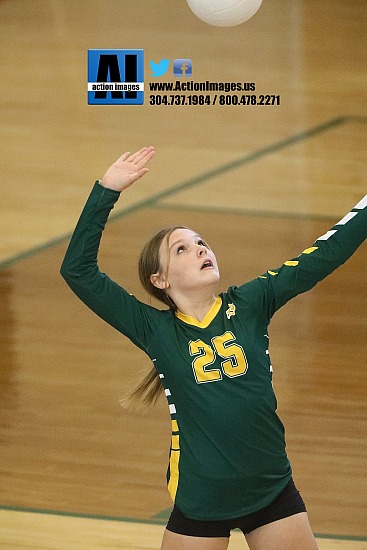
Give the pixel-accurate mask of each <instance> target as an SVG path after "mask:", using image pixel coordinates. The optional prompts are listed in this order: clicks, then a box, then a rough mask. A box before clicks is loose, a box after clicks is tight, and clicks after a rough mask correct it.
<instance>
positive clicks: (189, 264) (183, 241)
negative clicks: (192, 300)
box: [152, 229, 219, 291]
mask: <svg viewBox="0 0 367 550" xmlns="http://www.w3.org/2000/svg"><path fill="white" fill-rule="evenodd" d="M159 257H160V266H161V270H160V273H159V276H158V277H157V278H155V279H152V282H153V284H155V285H156V286H159V288H167V289H171V290H179V291H180V290H194V289H195V290H196V289H199V288H201V287H204V286H208V285H215V284H216V283H217V282H218V281H219V269H218V264H217V260H216V257H215V255H214V253H213V251H212V250H211V249H210V248H209V246H208V245H207V244H206V243H205V241H204V240H203V239H202V238H201V237H200V235H198V234H197V233H195V232H194V231H192V230H191V229H175V230H174V231H173V232H172V233H171V235H170V237H169V241H168V246H167V238H165V239H163V242H162V244H161V246H160V250H159ZM152 277H156V276H155V275H152Z"/></svg>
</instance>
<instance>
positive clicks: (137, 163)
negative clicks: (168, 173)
mask: <svg viewBox="0 0 367 550" xmlns="http://www.w3.org/2000/svg"><path fill="white" fill-rule="evenodd" d="M154 155H155V149H154V147H143V148H142V149H140V150H139V151H137V152H136V153H134V154H132V155H131V154H130V153H124V154H123V155H121V157H120V158H118V159H117V160H116V162H114V163H113V164H112V165H111V166H110V167H109V168H108V170H107V171H106V173H105V175H104V176H103V178H102V181H101V184H102V185H103V186H104V187H107V188H108V189H114V190H115V191H123V190H124V189H126V188H127V187H130V185H132V184H133V183H135V182H136V181H137V180H138V179H139V178H141V177H142V176H144V174H146V173H147V172H149V168H146V164H147V163H148V162H149V161H150V159H151V158H152V157H153V156H154Z"/></svg>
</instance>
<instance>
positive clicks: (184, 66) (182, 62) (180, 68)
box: [173, 59, 192, 76]
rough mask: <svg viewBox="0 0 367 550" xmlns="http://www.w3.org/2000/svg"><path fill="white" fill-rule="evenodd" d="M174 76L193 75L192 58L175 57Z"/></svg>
mask: <svg viewBox="0 0 367 550" xmlns="http://www.w3.org/2000/svg"><path fill="white" fill-rule="evenodd" d="M173 75H174V76H192V61H191V59H175V60H174V62H173Z"/></svg>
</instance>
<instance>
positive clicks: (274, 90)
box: [0, 0, 367, 550]
mask: <svg viewBox="0 0 367 550" xmlns="http://www.w3.org/2000/svg"><path fill="white" fill-rule="evenodd" d="M366 24H367V4H366V3H365V0H324V1H323V2H321V1H320V0H303V1H302V0H279V1H278V2H271V1H269V0H264V1H263V5H262V6H261V8H260V10H259V12H258V14H257V15H256V16H255V17H254V18H253V19H252V20H250V21H249V22H247V23H246V24H244V25H241V26H240V27H237V28H232V29H216V28H211V27H209V26H207V25H204V24H202V23H201V22H200V21H198V20H197V19H196V18H195V17H194V16H193V15H192V14H191V12H190V11H189V9H188V8H187V6H186V2H185V1H184V0H180V1H179V0H175V2H170V1H168V0H157V1H156V2H152V1H151V0H126V1H125V2H121V1H120V0H119V1H118V0H108V2H99V1H98V0H88V2H87V1H86V0H80V1H78V2H72V1H71V0H51V1H46V0H33V1H32V2H26V1H25V0H2V1H0V41H1V50H0V51H1V68H2V75H3V78H2V80H1V84H0V86H1V98H2V99H1V103H0V109H1V125H0V136H1V151H2V154H1V160H0V163H1V191H2V194H1V201H0V214H1V215H0V230H1V234H2V239H1V241H0V292H1V300H0V327H1V330H0V352H1V353H0V357H1V369H0V405H1V406H0V440H1V447H0V495H1V497H0V548H4V549H9V550H17V549H23V548H24V549H27V550H29V549H31V548H34V549H38V550H40V549H45V550H51V549H52V550H53V549H60V550H66V549H67V550H69V549H74V548H75V549H84V548H85V549H93V550H94V549H104V548H106V549H107V548H109V549H111V548H116V549H118V548H119V549H120V548H125V549H131V550H132V549H138V550H145V549H158V548H159V547H160V539H161V535H162V532H163V529H164V525H165V521H166V519H167V516H168V514H169V510H170V507H171V502H170V500H169V496H168V493H167V491H166V487H165V470H166V465H167V456H168V449H169V440H170V422H169V415H168V411H167V406H166V404H165V402H164V400H161V401H160V402H159V403H158V405H157V406H156V407H155V408H154V409H152V410H135V411H125V410H123V409H121V407H120V405H119V398H120V397H121V396H122V395H124V394H125V393H126V392H127V391H128V388H130V387H131V386H132V385H133V384H134V383H135V381H136V376H137V373H138V372H139V371H141V370H142V369H144V368H145V367H147V366H148V364H147V360H146V358H145V356H144V354H142V353H141V352H139V351H138V350H137V349H135V348H134V347H133V346H132V345H131V344H130V343H129V342H128V341H127V340H126V339H124V338H123V337H121V336H120V335H119V334H117V333H116V332H115V331H114V330H113V329H111V328H110V327H108V326H107V325H105V324H104V323H103V322H102V321H100V320H99V319H98V318H95V317H94V316H93V315H92V314H91V313H90V312H89V311H88V310H87V309H86V308H85V307H84V306H83V305H82V304H81V303H79V302H78V300H77V299H76V298H75V297H74V296H73V295H72V294H71V292H70V291H69V289H68V288H67V287H66V285H65V284H64V282H63V281H62V280H61V277H60V276H59V267H60V264H61V261H62V257H63V254H64V252H65V248H66V246H67V241H68V238H69V236H70V232H71V230H72V228H73V227H74V225H75V222H76V220H77V217H78V215H79V213H80V211H81V209H82V207H83V204H84V201H85V199H86V197H87V195H88V193H89V189H90V188H91V186H92V184H93V182H94V180H95V179H98V178H100V177H101V176H102V175H103V172H104V170H105V169H106V168H107V167H108V165H109V164H110V163H111V162H112V161H113V160H114V159H115V158H116V157H117V156H119V155H120V154H121V153H122V152H123V151H125V150H135V149H137V148H139V147H141V146H142V145H145V144H147V145H150V144H153V145H155V147H156V149H157V151H158V153H157V155H156V158H155V159H154V161H153V162H152V165H151V172H150V174H149V175H147V176H146V177H145V178H144V180H142V181H141V182H139V184H137V185H136V186H134V187H133V188H131V189H130V190H129V191H128V192H126V193H125V194H124V195H123V198H121V200H120V202H119V204H118V206H117V207H116V208H115V210H114V213H113V216H112V218H111V223H109V224H108V227H107V229H106V232H105V235H104V238H103V242H102V248H101V260H100V264H101V267H102V269H104V270H105V271H107V272H108V273H109V274H110V275H111V276H112V277H114V278H115V279H116V280H118V281H119V282H120V283H121V284H123V285H124V286H125V287H126V288H127V289H128V290H129V291H130V292H132V293H134V294H135V295H137V296H138V297H139V298H140V299H142V300H146V299H147V297H146V296H145V294H144V293H143V291H142V290H141V289H140V287H139V284H138V281H137V272H136V260H137V256H138V253H139V251H140V248H141V247H142V245H143V244H144V242H145V240H146V239H147V238H148V237H149V236H150V235H151V234H152V233H153V232H154V231H155V230H156V229H158V228H159V227H161V226H164V225H166V224H169V223H184V224H187V225H189V226H192V227H194V228H195V229H197V230H198V231H199V232H201V233H202V234H203V235H204V236H205V237H206V238H207V240H208V241H209V243H210V244H211V246H212V247H213V248H214V250H215V252H216V254H217V257H218V259H219V262H220V266H221V273H222V280H221V290H222V289H225V288H226V287H227V286H229V285H230V284H239V283H241V282H244V281H246V280H248V279H250V278H252V277H255V276H257V275H258V274H259V273H261V272H263V271H264V270H266V269H268V268H275V267H277V266H278V265H280V264H281V263H282V262H283V261H284V260H285V259H289V258H291V257H294V256H295V255H297V254H298V253H299V252H300V251H301V250H303V249H304V248H305V247H306V246H309V245H310V244H312V242H313V241H314V240H315V239H316V238H317V237H318V236H319V235H321V234H322V233H324V232H325V231H326V230H327V229H328V228H329V227H330V226H331V225H333V224H334V223H335V222H336V221H337V220H338V219H340V218H341V217H342V216H343V215H344V214H345V213H347V212H348V211H349V209H350V208H352V207H353V206H354V205H355V204H356V203H357V202H358V200H360V198H361V197H362V196H363V195H364V194H365V193H366V183H365V181H366V176H365V174H366V157H365V151H366V146H367V112H366V83H367V78H366V72H365V57H366V56H365V52H366V46H367V44H366V41H367V40H366ZM91 48H101V49H103V48H143V49H144V50H145V59H146V84H145V85H146V92H145V94H146V101H145V104H144V106H140V107H138V106H135V107H126V106H120V107H108V106H100V107H92V106H88V105H87V94H86V83H87V77H86V74H87V65H86V59H87V50H88V49H91ZM163 57H166V58H169V59H174V58H176V57H185V58H186V57H187V58H190V59H192V62H193V79H194V80H198V81H205V80H210V81H219V82H232V81H234V82H237V81H240V82H242V81H244V82H255V83H256V90H257V93H259V94H261V93H264V94H277V95H278V94H279V95H281V105H280V106H268V107H261V106H246V107H238V106H237V107H236V106H219V105H216V106H197V107H193V106H191V107H190V106H188V107H182V106H175V107H173V106H166V107H164V106H159V107H158V106H152V105H149V101H148V95H149V91H148V90H147V88H148V84H149V82H152V81H153V80H154V78H153V77H150V76H149V75H150V72H149V59H153V60H155V61H158V60H159V59H162V58H163ZM160 80H161V81H170V80H172V77H170V76H169V75H168V76H166V77H163V79H160ZM366 250H367V249H366V244H364V245H362V247H361V248H360V249H359V250H358V251H357V253H356V254H355V255H354V256H353V257H352V258H351V259H350V261H349V262H347V264H346V265H344V266H343V267H341V268H340V269H339V270H338V271H337V272H335V273H334V274H333V275H332V276H331V277H330V278H329V279H327V280H326V281H323V282H322V283H320V284H319V285H318V286H317V287H316V288H315V289H314V290H313V291H312V292H311V293H308V294H306V295H303V296H299V297H298V298H296V299H295V300H293V301H292V302H291V303H289V304H288V305H287V306H286V307H285V308H284V309H283V310H281V311H280V312H279V313H278V314H277V315H276V316H275V318H274V320H273V323H272V325H271V327H270V328H271V332H270V336H271V355H272V363H273V365H274V385H275V389H276V393H277V398H278V403H279V414H280V416H281V418H282V420H283V421H284V423H285V426H286V430H287V441H288V452H289V455H290V458H291V461H292V464H293V470H294V477H295V479H296V483H297V484H298V486H299V488H300V490H301V492H302V494H303V496H304V499H305V500H306V503H307V506H308V511H309V516H310V520H311V524H312V527H313V529H314V531H315V533H316V534H317V537H318V542H319V547H320V549H321V550H333V549H334V548H335V549H343V550H357V549H358V550H363V549H367V521H366V519H367V497H366V495H367V482H366V456H367V406H366V402H367V401H366V397H367V389H366V388H367V370H366V368H365V367H366V365H365V356H366V353H365V352H366V341H367V320H366V308H367V284H366V283H367V278H366V269H365V266H366ZM230 548H231V550H236V549H240V548H244V549H245V548H246V543H245V542H244V539H243V537H242V536H241V535H240V534H239V533H237V532H235V533H233V537H232V539H231V543H230Z"/></svg>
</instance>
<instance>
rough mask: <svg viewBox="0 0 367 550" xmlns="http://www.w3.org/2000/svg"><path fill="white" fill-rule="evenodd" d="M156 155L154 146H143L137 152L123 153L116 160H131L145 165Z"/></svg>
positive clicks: (133, 162) (137, 164) (138, 164)
mask: <svg viewBox="0 0 367 550" xmlns="http://www.w3.org/2000/svg"><path fill="white" fill-rule="evenodd" d="M154 155H155V149H154V147H153V146H150V147H142V148H141V149H139V151H136V153H133V154H131V153H130V152H129V151H128V152H126V153H123V154H122V155H121V157H119V158H118V159H117V161H116V162H126V161H127V162H131V163H132V164H134V165H136V166H139V167H141V166H144V164H146V163H147V162H148V161H149V160H150V159H151V158H152V157H153V156H154Z"/></svg>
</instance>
